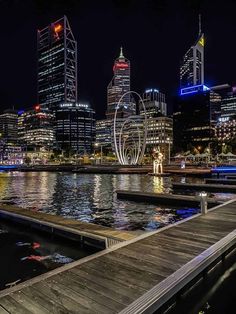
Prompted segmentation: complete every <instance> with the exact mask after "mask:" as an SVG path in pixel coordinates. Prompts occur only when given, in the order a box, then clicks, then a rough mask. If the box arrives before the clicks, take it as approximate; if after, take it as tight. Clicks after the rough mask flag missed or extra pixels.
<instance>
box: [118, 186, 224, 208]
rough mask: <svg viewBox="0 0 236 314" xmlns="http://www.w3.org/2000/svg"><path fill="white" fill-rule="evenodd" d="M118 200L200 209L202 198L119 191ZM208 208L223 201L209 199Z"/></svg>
mask: <svg viewBox="0 0 236 314" xmlns="http://www.w3.org/2000/svg"><path fill="white" fill-rule="evenodd" d="M116 193H117V198H118V199H125V200H131V201H135V202H148V203H152V204H158V205H159V204H165V205H172V206H176V207H177V206H196V207H200V198H199V197H196V196H190V195H179V194H170V193H169V194H168V193H166V194H165V193H149V192H140V191H127V190H117V191H116ZM207 203H208V207H213V206H217V205H219V204H220V203H222V201H218V200H216V199H214V198H208V199H207Z"/></svg>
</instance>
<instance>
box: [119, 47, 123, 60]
mask: <svg viewBox="0 0 236 314" xmlns="http://www.w3.org/2000/svg"><path fill="white" fill-rule="evenodd" d="M119 58H124V55H123V47H120V56H119Z"/></svg>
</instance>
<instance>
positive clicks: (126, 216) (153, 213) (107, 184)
mask: <svg viewBox="0 0 236 314" xmlns="http://www.w3.org/2000/svg"><path fill="white" fill-rule="evenodd" d="M171 180H172V178H170V177H162V178H159V177H153V176H148V175H138V174H137V175H135V174H132V175H122V174H121V175H113V174H74V173H60V172H57V173H54V172H51V173H50V172H25V173H24V172H9V173H0V198H1V200H2V202H5V203H9V204H14V205H17V206H20V207H24V208H30V209H31V210H35V211H44V212H47V213H50V214H55V215H61V216H64V217H68V218H73V219H79V220H82V221H85V222H92V223H97V224H101V225H105V226H110V227H114V228H118V229H124V230H137V229H141V230H152V229H156V228H158V227H160V226H163V225H165V224H168V223H172V222H174V221H176V220H179V219H182V218H185V217H187V216H189V215H191V214H188V213H185V214H184V215H183V214H181V215H180V214H177V213H176V210H174V209H173V208H168V207H165V206H161V207H157V206H156V205H151V204H145V203H135V202H131V201H125V200H118V199H117V198H116V193H115V191H116V190H133V191H134V190H135V191H145V192H155V193H163V192H164V193H169V192H171ZM178 180H179V181H180V180H181V177H179V178H175V181H178ZM187 180H190V181H191V182H199V179H197V180H196V179H187ZM193 180H194V181H193ZM201 182H202V181H201ZM223 196H224V195H223ZM221 197H222V195H221Z"/></svg>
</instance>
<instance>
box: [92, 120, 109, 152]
mask: <svg viewBox="0 0 236 314" xmlns="http://www.w3.org/2000/svg"><path fill="white" fill-rule="evenodd" d="M111 124H112V121H111V120H108V119H103V120H97V121H96V141H95V142H96V144H98V145H99V146H101V145H102V146H104V147H106V148H107V149H108V150H111Z"/></svg>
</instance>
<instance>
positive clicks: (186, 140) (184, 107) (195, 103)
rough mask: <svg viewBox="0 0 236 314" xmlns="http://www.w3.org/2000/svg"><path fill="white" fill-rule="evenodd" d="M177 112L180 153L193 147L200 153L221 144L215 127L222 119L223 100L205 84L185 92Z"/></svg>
mask: <svg viewBox="0 0 236 314" xmlns="http://www.w3.org/2000/svg"><path fill="white" fill-rule="evenodd" d="M175 105H176V107H175V110H174V115H173V119H174V146H175V150H176V151H187V150H189V149H190V148H191V147H195V148H197V149H198V150H199V151H200V152H203V151H204V149H205V148H206V147H207V146H208V145H209V143H211V142H214V141H217V138H216V135H215V127H216V124H217V121H218V119H219V117H220V114H221V111H220V107H221V97H220V95H219V94H218V93H216V91H213V90H211V89H209V88H207V87H206V86H204V85H202V86H201V88H200V87H198V86H195V87H189V88H185V89H183V90H182V94H181V95H180V96H179V97H177V99H176V104H175Z"/></svg>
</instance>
